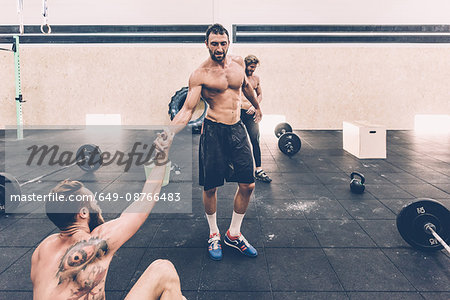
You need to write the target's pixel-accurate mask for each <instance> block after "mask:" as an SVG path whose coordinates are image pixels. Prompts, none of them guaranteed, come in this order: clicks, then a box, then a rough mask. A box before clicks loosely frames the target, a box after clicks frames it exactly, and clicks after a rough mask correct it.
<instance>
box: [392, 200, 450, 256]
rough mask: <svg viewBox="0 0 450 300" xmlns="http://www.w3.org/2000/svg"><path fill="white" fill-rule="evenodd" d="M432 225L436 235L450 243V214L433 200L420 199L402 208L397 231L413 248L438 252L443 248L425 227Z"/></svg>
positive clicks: (398, 217)
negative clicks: (428, 224)
mask: <svg viewBox="0 0 450 300" xmlns="http://www.w3.org/2000/svg"><path fill="white" fill-rule="evenodd" d="M427 223H432V224H434V226H435V227H436V229H435V231H436V233H437V234H438V235H439V236H440V237H441V238H442V239H443V240H444V241H445V242H446V243H449V241H450V212H449V210H448V209H447V208H446V207H445V206H443V205H442V204H440V203H439V202H437V201H435V200H433V199H419V200H418V201H415V202H413V203H411V204H408V205H406V206H405V207H403V208H402V210H401V211H400V213H399V214H398V216H397V229H398V231H399V233H400V235H401V236H402V238H403V239H404V240H405V241H406V242H407V243H408V244H410V245H411V246H412V247H414V248H416V249H419V250H424V251H436V250H440V249H442V248H443V246H442V245H441V244H440V243H439V242H438V241H437V240H436V239H435V238H434V236H433V235H431V233H428V232H427V231H426V230H425V229H424V226H425V224H427Z"/></svg>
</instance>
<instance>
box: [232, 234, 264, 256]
mask: <svg viewBox="0 0 450 300" xmlns="http://www.w3.org/2000/svg"><path fill="white" fill-rule="evenodd" d="M224 242H225V244H227V245H228V246H230V247H233V248H236V249H238V250H239V251H240V252H241V253H242V254H244V255H246V256H249V257H257V256H258V251H256V249H255V248H254V247H253V246H252V245H250V243H249V242H248V241H247V240H246V239H245V237H244V236H243V235H242V233H239V235H238V236H237V237H232V236H231V235H230V231H229V230H228V231H227V233H226V234H225V238H224Z"/></svg>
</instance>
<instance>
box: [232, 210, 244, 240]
mask: <svg viewBox="0 0 450 300" xmlns="http://www.w3.org/2000/svg"><path fill="white" fill-rule="evenodd" d="M244 216H245V214H238V213H236V212H235V211H234V210H233V217H231V224H230V229H229V231H230V235H231V236H238V235H239V233H241V224H242V220H243V219H244Z"/></svg>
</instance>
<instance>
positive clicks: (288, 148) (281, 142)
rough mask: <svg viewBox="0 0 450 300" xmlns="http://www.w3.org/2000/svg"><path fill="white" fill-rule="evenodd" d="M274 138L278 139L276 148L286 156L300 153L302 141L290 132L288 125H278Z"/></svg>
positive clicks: (290, 128)
mask: <svg viewBox="0 0 450 300" xmlns="http://www.w3.org/2000/svg"><path fill="white" fill-rule="evenodd" d="M275 136H276V137H277V138H278V148H279V149H280V151H281V152H283V153H284V154H286V155H289V156H292V155H294V154H296V153H297V152H298V151H300V148H301V147H302V141H301V140H300V137H299V136H298V135H296V134H295V133H293V132H292V127H291V125H289V124H288V123H280V124H278V125H277V126H276V127H275Z"/></svg>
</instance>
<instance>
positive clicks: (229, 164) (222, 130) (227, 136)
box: [199, 119, 255, 191]
mask: <svg viewBox="0 0 450 300" xmlns="http://www.w3.org/2000/svg"><path fill="white" fill-rule="evenodd" d="M199 171H200V176H199V182H200V185H201V186H203V187H204V190H205V191H206V190H210V189H212V188H215V187H218V186H221V185H223V184H224V180H226V181H227V182H238V183H253V182H255V178H254V177H253V156H252V150H251V148H250V143H249V142H248V138H247V131H246V130H245V127H244V124H243V123H242V121H240V120H239V122H237V123H236V124H233V125H226V124H222V123H216V122H213V121H211V120H209V119H205V121H204V122H203V128H202V134H201V136H200V148H199Z"/></svg>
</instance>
